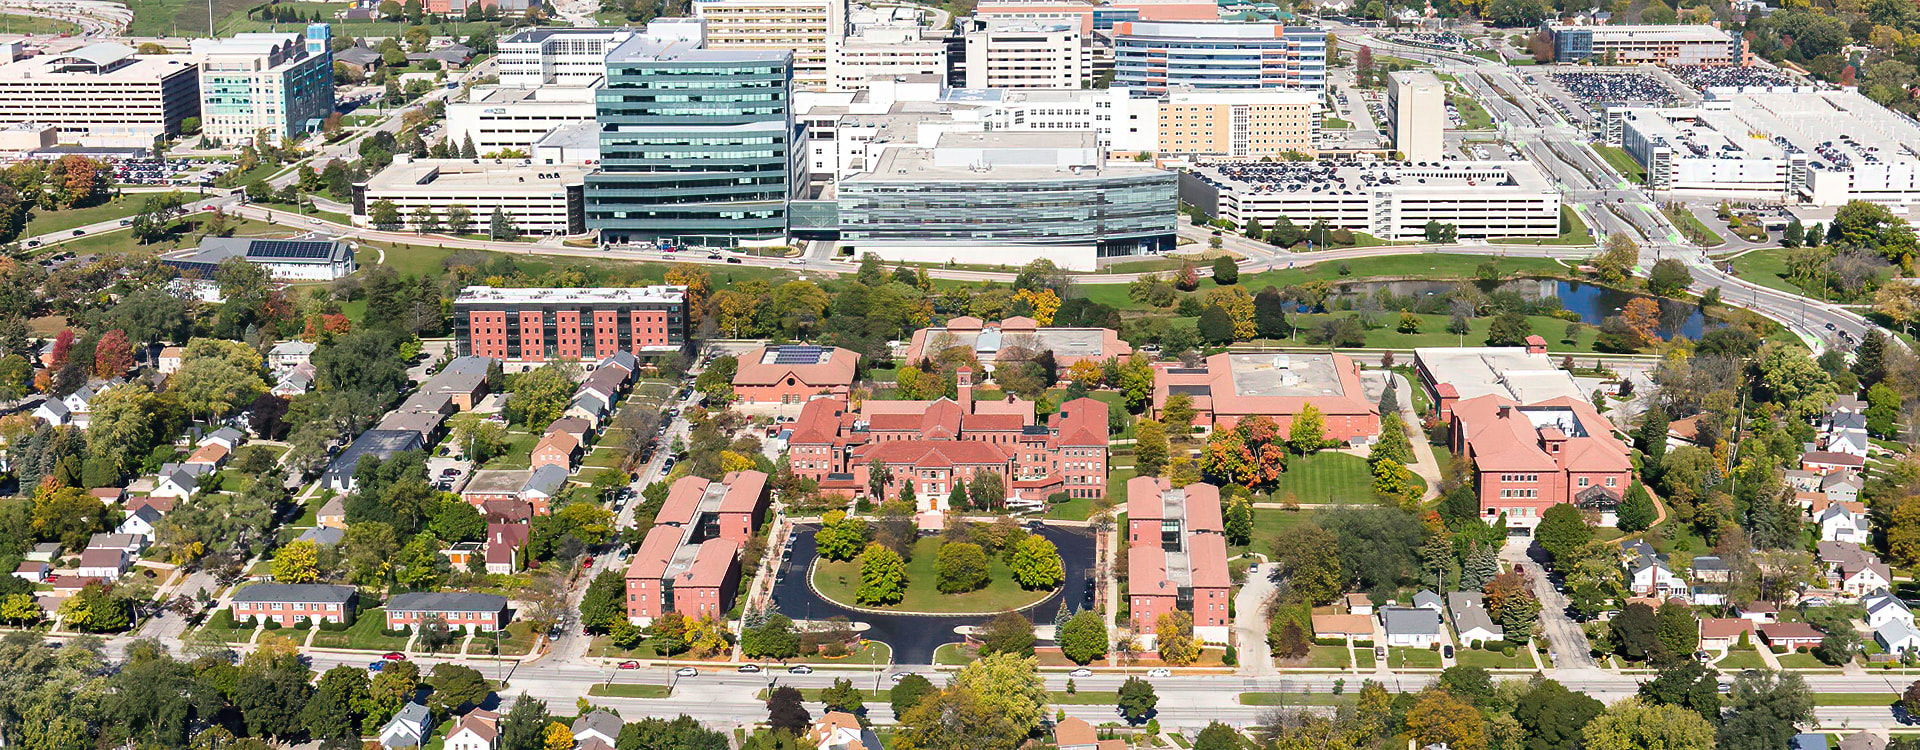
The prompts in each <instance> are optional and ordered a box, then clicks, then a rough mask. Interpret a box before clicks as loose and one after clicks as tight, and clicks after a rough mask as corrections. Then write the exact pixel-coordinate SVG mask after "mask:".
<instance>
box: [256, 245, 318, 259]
mask: <svg viewBox="0 0 1920 750" xmlns="http://www.w3.org/2000/svg"><path fill="white" fill-rule="evenodd" d="M332 256H333V243H332V242H312V241H299V240H254V241H253V244H252V245H250V246H248V248H247V257H249V258H275V259H278V258H297V259H309V260H324V259H326V258H329V257H332Z"/></svg>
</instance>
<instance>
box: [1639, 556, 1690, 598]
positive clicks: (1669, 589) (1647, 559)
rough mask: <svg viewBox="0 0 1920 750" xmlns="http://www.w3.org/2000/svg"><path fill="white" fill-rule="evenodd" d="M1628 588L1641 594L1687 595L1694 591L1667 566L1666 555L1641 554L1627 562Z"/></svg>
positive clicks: (1656, 595)
mask: <svg viewBox="0 0 1920 750" xmlns="http://www.w3.org/2000/svg"><path fill="white" fill-rule="evenodd" d="M1627 590H1628V592H1630V593H1633V594H1637V595H1640V596H1652V597H1658V598H1660V599H1662V600H1664V599H1667V598H1669V597H1675V596H1678V597H1686V596H1688V595H1689V594H1691V593H1692V588H1691V587H1690V586H1688V585H1687V582H1686V581H1685V580H1683V579H1681V578H1680V576H1677V575H1674V573H1673V569H1672V568H1669V567H1667V560H1666V556H1664V555H1640V556H1637V557H1635V558H1633V560H1631V561H1629V562H1628V563H1627Z"/></svg>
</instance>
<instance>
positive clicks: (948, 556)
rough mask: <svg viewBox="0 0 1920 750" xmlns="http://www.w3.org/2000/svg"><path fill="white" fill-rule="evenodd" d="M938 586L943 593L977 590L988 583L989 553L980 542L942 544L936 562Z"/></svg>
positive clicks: (935, 570) (935, 572) (935, 569)
mask: <svg viewBox="0 0 1920 750" xmlns="http://www.w3.org/2000/svg"><path fill="white" fill-rule="evenodd" d="M934 574H935V575H936V576H938V588H939V590H940V593H942V594H960V593H965V592H968V591H977V590H979V589H980V588H981V587H983V586H986V585H987V553H986V551H985V550H982V549H981V548H980V545H978V544H970V543H967V542H948V543H946V544H942V545H940V556H939V559H938V560H937V561H936V562H935V564H934Z"/></svg>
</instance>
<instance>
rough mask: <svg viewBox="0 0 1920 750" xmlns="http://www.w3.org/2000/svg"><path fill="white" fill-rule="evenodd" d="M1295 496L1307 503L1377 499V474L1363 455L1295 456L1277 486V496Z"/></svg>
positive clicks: (1332, 453) (1290, 458)
mask: <svg viewBox="0 0 1920 750" xmlns="http://www.w3.org/2000/svg"><path fill="white" fill-rule="evenodd" d="M1289 494H1291V495H1293V496H1294V499H1296V500H1298V501H1300V502H1301V503H1305V504H1316V503H1370V502H1373V475H1372V473H1370V472H1369V471H1368V470H1367V460H1366V459H1364V458H1361V457H1359V456H1353V455H1348V454H1345V453H1335V452H1333V451H1321V452H1319V453H1315V454H1313V455H1311V456H1291V457H1289V458H1288V459H1287V471H1286V473H1284V474H1281V475H1280V482H1279V484H1278V485H1276V486H1275V487H1274V490H1273V496H1274V497H1276V498H1280V497H1286V496H1287V495H1289Z"/></svg>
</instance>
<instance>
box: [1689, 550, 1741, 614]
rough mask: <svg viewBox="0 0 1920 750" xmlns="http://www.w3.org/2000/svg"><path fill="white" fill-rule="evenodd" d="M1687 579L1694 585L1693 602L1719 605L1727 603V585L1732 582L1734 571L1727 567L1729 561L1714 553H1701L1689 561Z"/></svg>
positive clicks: (1691, 588) (1691, 590)
mask: <svg viewBox="0 0 1920 750" xmlns="http://www.w3.org/2000/svg"><path fill="white" fill-rule="evenodd" d="M1689 565H1691V566H1692V567H1691V569H1690V570H1688V571H1687V580H1688V582H1689V583H1691V584H1692V586H1691V587H1690V588H1689V589H1688V590H1689V591H1690V592H1692V602H1693V603H1694V604H1696V605H1700V606H1704V607H1718V606H1720V605H1722V604H1726V603H1727V594H1726V592H1727V586H1728V584H1729V583H1731V582H1732V579H1733V578H1732V574H1733V572H1732V571H1731V570H1729V569H1728V568H1727V561H1725V560H1722V559H1720V558H1719V557H1717V556H1714V555H1701V556H1700V557H1696V558H1693V561H1692V562H1691V563H1689Z"/></svg>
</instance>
